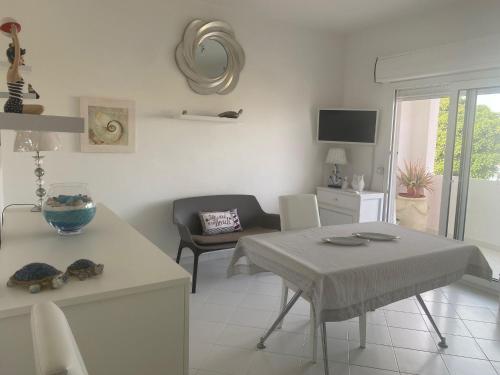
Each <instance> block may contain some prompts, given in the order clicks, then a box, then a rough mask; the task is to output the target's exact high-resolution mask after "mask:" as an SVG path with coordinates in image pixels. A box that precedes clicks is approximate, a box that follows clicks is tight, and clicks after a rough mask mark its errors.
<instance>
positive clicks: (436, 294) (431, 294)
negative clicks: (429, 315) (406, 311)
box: [420, 289, 448, 303]
mask: <svg viewBox="0 0 500 375" xmlns="http://www.w3.org/2000/svg"><path fill="white" fill-rule="evenodd" d="M420 296H421V297H422V299H423V300H424V301H426V302H427V301H429V302H443V303H446V302H448V299H447V298H446V296H445V295H444V294H443V292H441V291H440V290H439V289H435V290H429V291H428V292H425V293H422V294H420Z"/></svg>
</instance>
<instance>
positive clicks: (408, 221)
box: [396, 161, 434, 231]
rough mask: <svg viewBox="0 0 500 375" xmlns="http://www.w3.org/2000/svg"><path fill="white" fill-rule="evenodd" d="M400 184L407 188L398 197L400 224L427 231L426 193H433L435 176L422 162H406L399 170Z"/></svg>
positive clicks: (397, 205)
mask: <svg viewBox="0 0 500 375" xmlns="http://www.w3.org/2000/svg"><path fill="white" fill-rule="evenodd" d="M398 172H399V173H398V176H397V178H398V182H399V184H400V185H401V186H403V187H405V188H406V193H405V192H401V193H399V194H398V196H397V197H396V216H397V219H398V221H399V224H400V225H402V226H404V227H408V228H413V229H417V230H421V231H425V230H426V229H427V210H428V207H427V199H426V197H425V191H426V190H427V191H432V181H433V177H434V176H433V174H432V173H431V172H429V171H427V170H426V169H425V165H423V164H422V163H420V162H418V161H417V162H412V161H409V162H405V165H404V168H403V169H400V168H399V169H398Z"/></svg>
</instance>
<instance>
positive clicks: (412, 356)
mask: <svg viewBox="0 0 500 375" xmlns="http://www.w3.org/2000/svg"><path fill="white" fill-rule="evenodd" d="M394 350H395V352H396V357H397V359H398V365H399V370H400V371H401V372H402V373H404V372H406V373H411V374H419V375H448V370H447V369H446V366H445V364H444V362H443V359H442V358H441V356H440V355H439V354H437V353H428V352H421V351H417V350H410V349H401V348H395V349H394ZM470 375H472V374H470Z"/></svg>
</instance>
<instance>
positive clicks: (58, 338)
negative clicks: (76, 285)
mask: <svg viewBox="0 0 500 375" xmlns="http://www.w3.org/2000/svg"><path fill="white" fill-rule="evenodd" d="M31 333H32V336H33V348H34V352H35V366H36V373H37V374H38V375H49V374H50V375H88V372H87V369H86V368H85V364H84V363H83V359H82V356H81V354H80V350H79V349H78V346H77V344H76V341H75V337H74V336H73V333H72V332H71V328H70V326H69V324H68V321H67V320H66V316H64V313H63V312H62V311H61V309H60V308H59V307H57V306H56V305H55V304H54V303H53V302H42V303H39V304H36V305H34V306H33V308H32V309H31Z"/></svg>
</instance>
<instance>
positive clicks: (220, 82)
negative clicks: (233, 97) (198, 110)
mask: <svg viewBox="0 0 500 375" xmlns="http://www.w3.org/2000/svg"><path fill="white" fill-rule="evenodd" d="M205 39H211V40H214V41H216V42H219V43H220V44H221V45H222V46H223V47H224V49H225V50H226V53H227V68H226V71H225V72H224V73H222V74H221V75H220V76H218V77H215V78H210V77H206V76H203V75H201V74H200V73H199V72H198V70H197V69H196V63H195V52H196V48H197V47H198V45H199V44H200V43H203V41H204V40H205ZM175 60H176V62H177V66H178V67H179V69H180V70H181V72H182V73H183V74H184V76H186V80H187V82H188V84H189V87H191V89H192V90H193V91H195V92H197V93H198V94H202V95H209V94H228V93H230V92H231V91H232V90H233V89H234V88H235V87H236V84H237V83H238V80H239V77H240V72H241V70H242V69H243V66H244V65H245V53H244V52H243V48H241V46H240V44H239V43H238V42H237V41H236V38H235V35H234V31H233V29H232V28H231V26H229V24H227V23H226V22H224V21H211V22H206V21H203V20H199V19H197V20H194V21H192V22H190V23H189V25H188V26H187V27H186V30H185V31H184V36H183V38H182V41H181V42H180V43H179V44H178V45H177V49H176V50H175Z"/></svg>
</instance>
